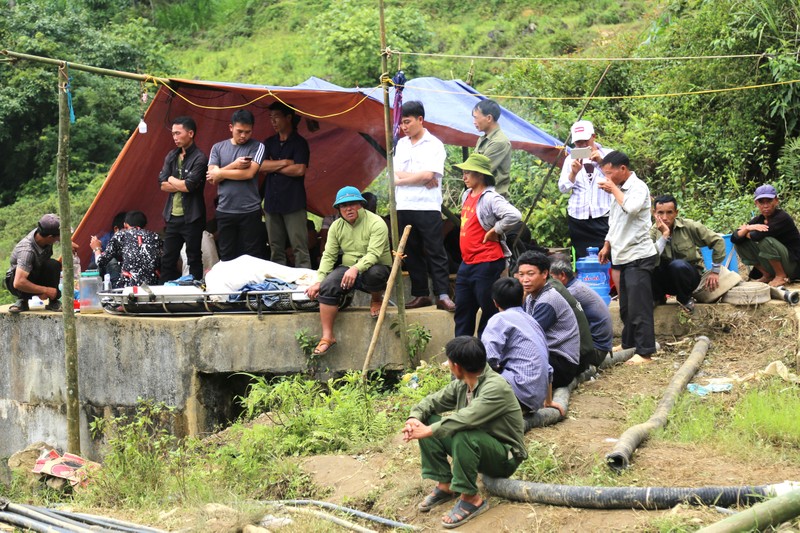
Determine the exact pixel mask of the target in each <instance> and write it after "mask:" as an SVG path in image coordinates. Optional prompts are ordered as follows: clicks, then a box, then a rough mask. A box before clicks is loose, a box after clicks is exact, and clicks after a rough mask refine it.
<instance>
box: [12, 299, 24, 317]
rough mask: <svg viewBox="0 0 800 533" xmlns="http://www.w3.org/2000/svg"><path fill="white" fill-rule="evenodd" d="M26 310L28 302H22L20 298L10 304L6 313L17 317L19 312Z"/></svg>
mask: <svg viewBox="0 0 800 533" xmlns="http://www.w3.org/2000/svg"><path fill="white" fill-rule="evenodd" d="M27 310H28V300H24V299H22V298H20V299H19V300H17V301H16V302H14V303H13V304H11V305H10V306H9V308H8V312H9V313H11V314H12V315H18V314H20V313H21V312H23V311H27Z"/></svg>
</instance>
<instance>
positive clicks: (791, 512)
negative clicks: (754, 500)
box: [698, 489, 800, 533]
mask: <svg viewBox="0 0 800 533" xmlns="http://www.w3.org/2000/svg"><path fill="white" fill-rule="evenodd" d="M798 515H800V490H798V489H795V490H792V491H790V492H787V493H785V494H782V495H780V496H777V497H776V498H773V499H772V500H769V501H766V502H762V503H759V504H756V505H754V506H753V507H751V508H750V509H746V510H744V511H742V512H740V513H736V514H734V515H732V516H729V517H728V518H725V519H724V520H720V521H719V522H717V523H715V524H711V525H710V526H707V527H704V528H703V529H701V530H699V532H698V533H700V532H703V533H732V532H735V531H753V530H759V531H762V530H764V529H766V528H767V527H768V526H777V525H778V524H781V523H783V522H787V521H789V520H791V519H792V518H795V517H796V516H798Z"/></svg>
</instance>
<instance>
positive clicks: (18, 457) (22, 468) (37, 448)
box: [8, 442, 55, 485]
mask: <svg viewBox="0 0 800 533" xmlns="http://www.w3.org/2000/svg"><path fill="white" fill-rule="evenodd" d="M53 449H55V447H54V446H50V445H49V444H47V443H46V442H34V443H33V444H30V445H28V447H27V448H25V449H24V450H20V451H18V452H16V453H14V454H13V455H11V457H9V458H8V468H9V469H10V470H11V472H16V473H17V474H18V475H21V476H22V477H24V478H25V479H26V480H27V482H28V484H29V485H35V484H37V483H38V482H39V480H40V479H41V475H40V474H34V473H33V472H31V470H33V467H34V466H35V465H36V460H37V459H39V456H40V455H41V454H42V452H43V451H49V450H53Z"/></svg>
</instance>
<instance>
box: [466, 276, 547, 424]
mask: <svg viewBox="0 0 800 533" xmlns="http://www.w3.org/2000/svg"><path fill="white" fill-rule="evenodd" d="M522 297H523V289H522V284H520V282H519V281H518V280H516V279H514V278H500V279H498V280H497V281H495V282H494V285H492V299H493V300H494V304H495V305H496V306H497V309H498V310H499V311H500V312H499V313H497V314H496V315H494V316H492V318H490V319H489V322H487V324H486V329H484V330H483V335H481V341H482V342H483V345H484V346H485V347H486V362H487V363H489V366H491V367H492V369H494V370H495V371H496V372H498V373H499V374H500V375H501V376H503V377H504V378H505V380H506V381H508V383H509V385H511V388H512V389H514V394H515V395H516V397H517V400H519V403H520V404H521V405H522V408H523V411H537V410H539V409H541V408H542V407H555V408H556V409H558V410H559V411H561V412H562V413H563V408H561V406H559V405H558V404H555V403H553V401H552V392H553V389H552V385H551V382H552V377H553V368H552V367H551V366H550V363H549V361H548V351H547V340H546V339H545V335H544V330H542V327H541V326H540V325H539V323H538V322H536V320H535V319H534V318H533V317H532V316H530V315H529V314H528V313H526V312H525V310H524V309H522Z"/></svg>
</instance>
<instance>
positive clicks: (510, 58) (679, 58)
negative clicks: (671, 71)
mask: <svg viewBox="0 0 800 533" xmlns="http://www.w3.org/2000/svg"><path fill="white" fill-rule="evenodd" d="M391 53H392V54H397V55H400V56H404V55H405V56H425V57H442V58H450V59H489V60H500V61H573V62H577V61H605V62H608V61H690V60H696V59H743V58H754V57H774V56H773V55H771V54H766V53H760V54H734V55H712V56H675V57H573V56H561V57H520V56H479V55H462V54H434V53H425V52H401V51H400V50H392V51H391Z"/></svg>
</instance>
